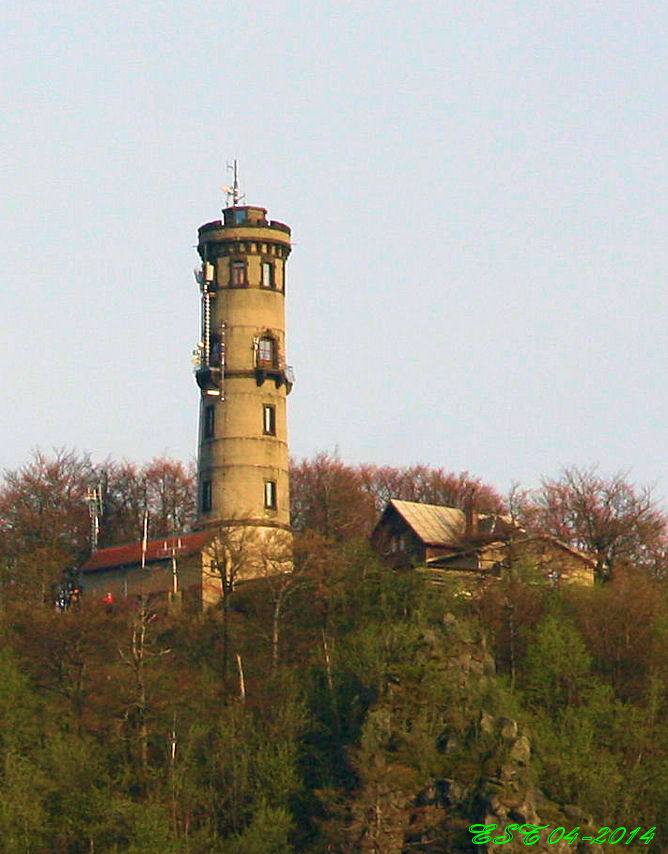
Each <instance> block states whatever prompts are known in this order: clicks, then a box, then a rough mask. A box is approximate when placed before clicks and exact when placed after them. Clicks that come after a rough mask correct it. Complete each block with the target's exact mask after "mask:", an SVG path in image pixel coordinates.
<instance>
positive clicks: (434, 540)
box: [383, 498, 466, 546]
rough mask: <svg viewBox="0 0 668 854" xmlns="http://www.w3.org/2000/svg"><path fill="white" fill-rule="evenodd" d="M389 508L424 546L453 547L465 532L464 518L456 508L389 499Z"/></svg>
mask: <svg viewBox="0 0 668 854" xmlns="http://www.w3.org/2000/svg"><path fill="white" fill-rule="evenodd" d="M389 507H391V508H393V509H394V510H395V511H396V512H397V513H398V514H399V515H400V516H401V518H402V519H403V520H404V522H406V524H407V525H409V526H410V527H411V528H412V529H413V531H414V532H415V534H416V535H417V536H418V537H419V538H420V539H421V540H422V542H423V543H424V544H425V545H429V546H454V545H456V544H457V543H458V542H459V541H460V539H461V537H462V536H463V534H464V532H465V530H466V517H465V515H464V512H463V511H462V510H459V509H458V508H457V507H441V506H440V505H438V504H420V503H419V502H417V501H399V500H398V499H396V498H391V499H390V502H389V504H388V508H389ZM388 508H386V510H385V512H386V513H387V509H388ZM383 515H385V514H383Z"/></svg>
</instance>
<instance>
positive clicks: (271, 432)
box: [262, 403, 276, 436]
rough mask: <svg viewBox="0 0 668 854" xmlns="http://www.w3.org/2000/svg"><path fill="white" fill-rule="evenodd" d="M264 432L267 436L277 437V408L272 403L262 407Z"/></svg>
mask: <svg viewBox="0 0 668 854" xmlns="http://www.w3.org/2000/svg"><path fill="white" fill-rule="evenodd" d="M262 432H263V433H264V435H265V436H275V435H276V407H275V406H273V405H272V404H270V403H265V404H263V406H262Z"/></svg>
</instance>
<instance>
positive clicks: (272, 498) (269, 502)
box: [264, 480, 276, 510]
mask: <svg viewBox="0 0 668 854" xmlns="http://www.w3.org/2000/svg"><path fill="white" fill-rule="evenodd" d="M264 506H265V509H267V510H275V509H276V481H275V480H265V482H264Z"/></svg>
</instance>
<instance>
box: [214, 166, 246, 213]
mask: <svg viewBox="0 0 668 854" xmlns="http://www.w3.org/2000/svg"><path fill="white" fill-rule="evenodd" d="M227 168H228V169H229V171H230V172H233V173H234V180H233V181H232V186H231V187H230V186H229V185H225V186H224V187H221V188H220V189H221V190H222V191H223V192H224V193H227V207H228V208H229V207H236V206H237V205H238V204H239V202H242V201H243V200H244V199H245V198H246V196H245V195H244V194H242V193H240V192H239V174H238V163H237V161H236V160H234V161H233V162H232V163H229V162H228V164H227Z"/></svg>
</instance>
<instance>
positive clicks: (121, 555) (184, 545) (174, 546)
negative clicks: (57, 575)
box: [81, 531, 212, 572]
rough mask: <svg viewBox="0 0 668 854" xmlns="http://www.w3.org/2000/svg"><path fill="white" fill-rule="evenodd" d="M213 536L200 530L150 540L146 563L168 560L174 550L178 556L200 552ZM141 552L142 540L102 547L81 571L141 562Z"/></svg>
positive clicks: (92, 570)
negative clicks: (178, 535)
mask: <svg viewBox="0 0 668 854" xmlns="http://www.w3.org/2000/svg"><path fill="white" fill-rule="evenodd" d="M211 536H212V535H211V533H210V532H209V531H199V532H198V533H196V534H181V536H180V537H162V538H161V539H159V540H149V541H148V542H147V544H146V563H150V562H151V561H156V560H168V559H169V558H170V557H171V556H172V550H174V552H175V553H176V556H177V557H183V555H189V554H193V553H194V552H198V551H199V550H200V549H202V548H204V546H205V545H206V544H207V543H208V542H209V540H210V539H211ZM141 554H142V544H141V541H140V542H138V543H132V544H130V545H128V546H114V547H113V548H110V549H100V551H97V552H95V554H93V555H91V556H90V557H89V558H88V560H87V561H86V563H84V565H83V566H82V567H81V571H82V572H94V571H95V570H98V569H113V568H114V567H116V566H126V565H128V564H135V563H137V564H140V563H141Z"/></svg>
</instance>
